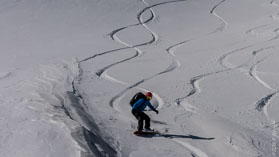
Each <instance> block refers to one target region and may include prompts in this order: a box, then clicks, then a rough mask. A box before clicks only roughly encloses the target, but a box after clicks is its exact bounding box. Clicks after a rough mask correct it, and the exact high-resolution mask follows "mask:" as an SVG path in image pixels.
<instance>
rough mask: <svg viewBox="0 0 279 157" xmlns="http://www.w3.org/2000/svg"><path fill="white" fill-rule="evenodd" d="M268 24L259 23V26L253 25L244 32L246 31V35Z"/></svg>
mask: <svg viewBox="0 0 279 157" xmlns="http://www.w3.org/2000/svg"><path fill="white" fill-rule="evenodd" d="M269 25H270V24H264V25H261V26H257V27H253V28H251V29H249V30H247V31H246V32H245V33H246V35H248V34H255V30H257V29H261V28H264V27H266V26H269Z"/></svg>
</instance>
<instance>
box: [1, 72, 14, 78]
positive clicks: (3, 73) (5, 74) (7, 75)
mask: <svg viewBox="0 0 279 157" xmlns="http://www.w3.org/2000/svg"><path fill="white" fill-rule="evenodd" d="M11 75H12V72H1V73H0V80H2V79H5V78H7V77H9V76H11Z"/></svg>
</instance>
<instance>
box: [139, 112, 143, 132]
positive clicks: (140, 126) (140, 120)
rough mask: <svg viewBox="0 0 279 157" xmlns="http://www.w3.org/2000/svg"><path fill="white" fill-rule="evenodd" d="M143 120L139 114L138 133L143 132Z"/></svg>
mask: <svg viewBox="0 0 279 157" xmlns="http://www.w3.org/2000/svg"><path fill="white" fill-rule="evenodd" d="M143 120H144V118H143V117H142V114H140V118H139V121H138V130H139V131H142V130H143Z"/></svg>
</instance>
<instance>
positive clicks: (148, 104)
mask: <svg viewBox="0 0 279 157" xmlns="http://www.w3.org/2000/svg"><path fill="white" fill-rule="evenodd" d="M146 105H147V106H148V107H149V108H150V109H151V110H153V111H154V112H156V113H157V110H156V109H155V108H154V107H153V106H152V105H151V104H150V102H149V101H146Z"/></svg>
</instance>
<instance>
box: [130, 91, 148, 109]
mask: <svg viewBox="0 0 279 157" xmlns="http://www.w3.org/2000/svg"><path fill="white" fill-rule="evenodd" d="M139 99H143V100H144V101H145V100H147V99H146V96H145V95H144V94H143V93H141V92H138V93H137V94H136V95H134V96H133V98H132V99H131V100H130V105H131V106H132V107H133V105H134V104H135V103H136V102H137V101H138V100H139Z"/></svg>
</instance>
